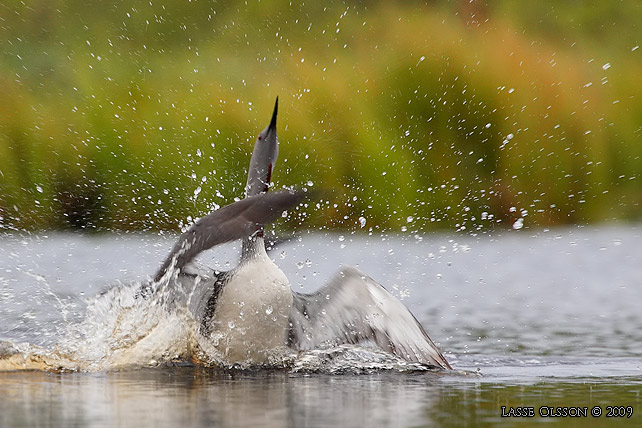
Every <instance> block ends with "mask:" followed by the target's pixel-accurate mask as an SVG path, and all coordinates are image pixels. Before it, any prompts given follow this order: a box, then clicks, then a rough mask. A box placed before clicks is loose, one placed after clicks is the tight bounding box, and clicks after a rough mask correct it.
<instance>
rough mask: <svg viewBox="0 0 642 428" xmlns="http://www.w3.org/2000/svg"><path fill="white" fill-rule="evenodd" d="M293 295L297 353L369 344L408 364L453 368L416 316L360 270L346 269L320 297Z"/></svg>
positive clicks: (293, 336)
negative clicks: (298, 350)
mask: <svg viewBox="0 0 642 428" xmlns="http://www.w3.org/2000/svg"><path fill="white" fill-rule="evenodd" d="M293 294H294V305H293V308H292V313H291V315H290V334H289V344H290V346H292V347H293V348H295V349H300V350H309V349H317V348H320V347H328V346H337V345H340V344H346V343H351V344H357V343H363V342H367V341H370V342H373V343H375V344H376V345H377V346H378V347H380V348H381V349H383V350H385V351H388V352H390V353H392V354H394V355H397V356H398V357H401V358H403V359H405V360H408V361H411V362H416V363H421V364H426V365H429V366H434V367H437V368H444V369H450V368H451V367H450V364H448V361H446V358H444V356H443V355H442V353H441V352H440V351H439V349H438V348H437V346H435V344H434V343H433V341H432V340H431V339H430V337H428V334H427V333H426V331H425V330H424V328H423V327H422V326H421V324H419V322H418V321H417V319H416V318H415V317H414V315H412V313H411V312H410V311H409V310H408V309H407V308H406V307H405V306H404V305H403V304H402V303H401V302H400V301H399V300H397V299H396V298H395V297H394V296H393V295H392V294H390V293H389V292H388V291H387V290H386V289H385V288H384V287H383V286H382V285H381V284H379V283H378V282H376V281H375V280H373V279H372V278H370V277H368V276H366V275H365V274H363V273H362V272H360V271H359V270H357V269H356V268H353V267H344V268H343V269H342V270H341V271H340V272H339V274H338V275H337V276H335V278H334V279H333V280H332V281H330V283H329V284H328V285H326V286H325V287H323V288H322V289H320V290H319V291H317V292H316V293H313V294H301V293H296V292H293Z"/></svg>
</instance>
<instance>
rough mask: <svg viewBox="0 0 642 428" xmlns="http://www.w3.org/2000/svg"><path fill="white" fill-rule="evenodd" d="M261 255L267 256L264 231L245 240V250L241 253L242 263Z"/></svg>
mask: <svg viewBox="0 0 642 428" xmlns="http://www.w3.org/2000/svg"><path fill="white" fill-rule="evenodd" d="M261 254H265V241H264V238H263V229H261V230H259V231H258V232H256V233H255V234H254V235H252V236H250V237H247V238H245V239H243V249H242V251H241V263H242V262H244V261H246V260H250V259H253V258H255V257H257V256H259V255H261Z"/></svg>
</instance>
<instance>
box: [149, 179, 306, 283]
mask: <svg viewBox="0 0 642 428" xmlns="http://www.w3.org/2000/svg"><path fill="white" fill-rule="evenodd" d="M306 195H307V192H304V191H296V192H274V193H262V194H260V195H256V196H252V197H250V198H245V199H243V200H240V201H238V202H234V203H233V204H230V205H227V206H225V207H223V208H221V209H219V210H216V211H214V212H213V213H211V214H208V215H206V216H205V217H203V218H201V219H200V220H198V221H197V222H196V223H195V224H194V225H192V227H190V228H189V230H187V231H186V232H185V233H183V234H182V235H181V236H180V238H179V239H178V242H177V243H176V245H174V248H173V249H172V251H171V252H170V253H169V256H167V259H165V262H163V265H162V266H161V268H160V269H159V270H158V272H157V273H156V276H155V277H154V279H155V280H156V281H159V280H160V279H161V278H162V277H163V276H164V275H165V274H166V273H167V272H168V271H170V270H171V269H182V268H183V267H184V266H185V265H186V264H188V263H189V262H190V261H191V260H192V259H194V257H196V256H197V255H198V254H199V253H201V252H202V251H205V250H207V249H209V248H212V247H213V246H215V245H218V244H222V243H225V242H229V241H234V240H236V239H241V238H245V237H246V236H250V235H252V234H253V233H255V232H256V231H258V230H260V229H261V227H263V225H265V224H267V223H270V222H272V221H274V219H275V218H276V217H278V216H279V215H280V214H281V213H282V212H283V211H285V210H286V209H288V208H290V207H292V206H295V205H297V204H298V203H299V202H301V201H302V200H303V199H304V198H305V197H306Z"/></svg>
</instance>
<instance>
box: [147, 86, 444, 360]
mask: <svg viewBox="0 0 642 428" xmlns="http://www.w3.org/2000/svg"><path fill="white" fill-rule="evenodd" d="M277 113H278V98H277V100H276V104H275V106H274V111H273V113H272V119H271V121H270V124H269V125H268V126H267V128H265V129H264V130H263V131H262V132H261V133H260V134H259V135H258V137H257V139H256V143H255V145H254V151H253V153H252V158H251V160H250V167H249V171H248V178H247V184H246V187H245V193H246V199H244V200H242V201H239V202H236V203H234V204H231V205H229V206H227V207H225V208H222V209H220V210H218V211H215V212H214V213H212V214H210V215H209V216H207V217H205V218H204V219H202V220H201V221H200V222H198V223H197V224H196V225H195V226H193V227H192V228H191V229H190V230H188V231H187V232H186V233H184V234H183V235H182V236H181V238H180V239H179V242H178V243H177V244H176V246H175V247H174V249H173V251H172V253H171V254H170V256H169V257H168V259H167V260H166V262H165V263H164V264H163V266H162V267H161V269H160V270H159V272H158V274H157V275H156V279H157V280H160V279H161V278H163V276H164V275H166V274H167V273H168V272H169V271H172V269H170V267H174V268H176V269H175V270H174V271H176V272H179V273H178V277H177V279H179V282H180V276H181V275H183V276H191V277H192V278H193V277H195V276H197V275H196V274H194V273H190V272H189V269H188V266H187V265H188V263H189V262H190V261H191V260H192V259H193V258H194V257H195V256H196V255H197V254H198V253H199V252H201V251H204V250H206V249H208V248H210V247H212V246H213V245H216V244H218V243H220V242H224V241H229V240H233V239H240V238H243V248H242V253H241V260H240V262H239V265H238V266H237V267H236V268H234V269H232V270H230V271H228V272H222V273H217V274H216V275H214V276H209V277H208V276H207V275H205V276H203V277H201V279H200V280H199V284H198V287H199V288H200V289H201V290H202V292H201V293H199V295H198V297H196V299H195V303H194V305H195V307H194V308H193V312H194V313H195V315H196V317H197V319H198V320H199V322H200V333H201V334H202V335H203V336H205V337H207V338H209V339H210V340H211V342H212V343H213V345H214V346H215V347H216V348H217V350H218V351H219V353H220V355H221V356H222V358H223V359H224V360H225V362H226V363H229V364H235V363H249V364H261V363H265V362H267V361H268V358H269V356H270V355H271V353H273V352H275V351H276V352H278V351H279V350H280V349H281V350H282V349H284V348H285V347H290V348H292V349H294V350H312V349H319V348H327V347H332V346H337V345H341V344H359V343H365V342H369V343H371V344H374V345H375V346H377V347H379V348H380V349H382V350H385V351H387V352H390V353H392V354H394V355H396V356H398V357H401V358H403V359H405V360H407V361H410V362H416V363H421V364H423V365H426V366H429V367H433V368H442V369H450V368H451V367H450V365H449V364H448V362H447V361H446V359H445V358H444V356H443V355H442V354H441V352H440V351H439V349H438V348H437V347H436V346H435V344H434V343H433V342H432V340H431V339H430V337H428V334H426V331H425V330H424V329H423V327H422V326H421V324H419V322H418V321H417V319H416V318H415V317H414V316H413V315H412V314H411V313H410V311H409V310H408V309H407V308H406V307H405V306H404V305H403V304H402V303H401V302H400V301H399V300H397V299H396V298H395V297H394V296H392V295H391V294H390V293H389V292H388V291H386V289H385V288H384V287H383V286H381V285H380V284H379V283H377V282H376V281H375V280H373V279H372V278H370V277H368V276H366V275H364V274H363V273H361V272H360V271H359V270H357V269H356V268H354V267H344V268H342V270H341V271H340V272H339V273H338V274H337V275H336V276H335V277H334V279H332V280H331V281H330V282H329V283H328V284H327V285H326V286H325V287H323V288H321V289H320V290H319V291H317V292H316V293H313V294H302V293H297V292H295V291H293V290H292V289H291V288H290V284H289V282H288V279H287V278H286V276H285V275H284V273H283V272H282V271H281V270H280V269H279V268H278V266H276V264H274V262H273V261H272V260H271V259H270V258H269V257H268V255H267V252H266V249H265V243H264V237H263V228H262V225H264V224H267V222H269V221H271V220H273V219H274V218H275V217H276V215H278V213H279V212H281V211H283V210H285V209H287V208H289V207H291V206H293V205H296V204H298V203H299V202H300V201H301V200H302V199H303V198H304V197H305V196H306V195H305V193H304V192H301V191H299V192H295V193H290V192H281V193H268V190H269V187H270V179H271V176H272V170H273V168H274V164H275V162H276V158H277V154H278V139H277V132H276V119H277ZM244 204H245V205H244ZM225 210H226V211H225ZM223 211H225V212H223ZM275 213H276V215H275ZM250 214H251V215H250ZM185 279H187V278H185Z"/></svg>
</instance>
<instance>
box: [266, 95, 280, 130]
mask: <svg viewBox="0 0 642 428" xmlns="http://www.w3.org/2000/svg"><path fill="white" fill-rule="evenodd" d="M278 113H279V97H276V103H274V112H273V113H272V120H271V121H270V125H269V126H268V129H269V130H270V131H276V116H277V114H278Z"/></svg>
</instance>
